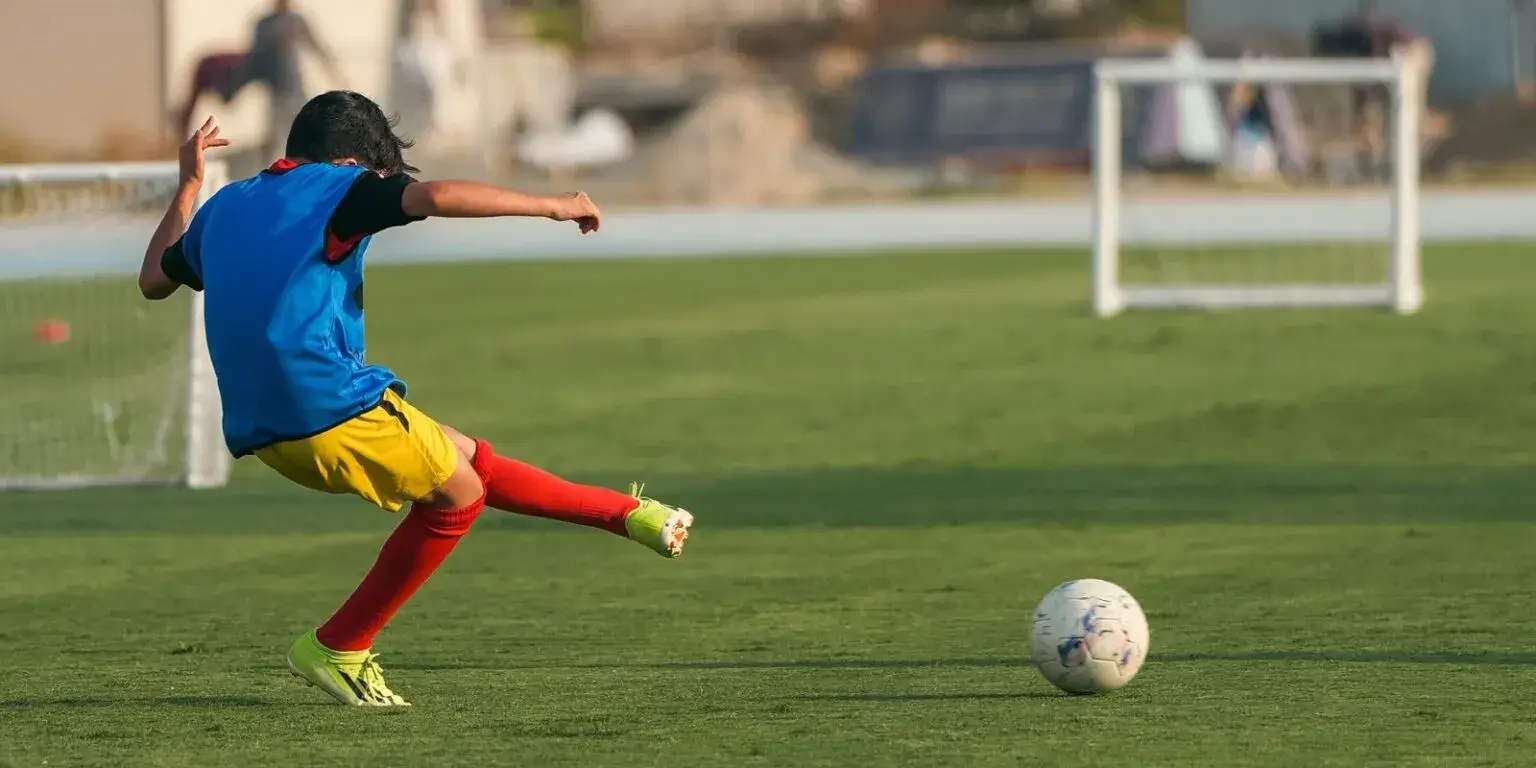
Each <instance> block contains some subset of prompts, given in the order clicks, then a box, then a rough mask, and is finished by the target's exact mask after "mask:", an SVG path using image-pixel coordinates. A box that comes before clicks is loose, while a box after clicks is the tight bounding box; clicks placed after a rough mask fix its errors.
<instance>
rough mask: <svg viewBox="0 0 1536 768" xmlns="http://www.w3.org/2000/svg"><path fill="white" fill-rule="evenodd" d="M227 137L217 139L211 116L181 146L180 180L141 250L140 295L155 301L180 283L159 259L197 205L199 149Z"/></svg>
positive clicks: (219, 144) (219, 143)
mask: <svg viewBox="0 0 1536 768" xmlns="http://www.w3.org/2000/svg"><path fill="white" fill-rule="evenodd" d="M227 146H229V139H222V138H219V125H218V123H217V122H215V121H214V119H213V118H212V117H210V118H208V120H207V122H204V123H203V127H201V128H198V129H197V132H196V133H193V134H192V136H191V137H190V138H188V139H187V141H186V143H185V144H182V145H181V153H180V163H181V180H180V183H179V184H178V185H177V187H176V194H175V195H174V196H173V197H172V198H171V203H170V205H168V206H166V209H165V216H164V217H163V218H161V219H160V226H159V227H157V228H156V229H155V234H154V235H153V236H151V237H150V238H149V247H148V248H146V249H145V250H144V262H143V263H142V264H141V265H139V292H140V293H142V294H144V298H146V299H149V300H151V301H158V300H160V299H164V298H167V297H169V296H170V295H171V294H173V293H175V292H176V289H177V288H179V287H180V286H181V283H180V282H179V281H177V280H176V279H174V278H172V277H170V276H169V275H167V274H166V273H165V268H164V266H163V265H162V264H161V259H162V258H163V257H164V256H165V253H166V251H167V250H169V249H170V247H171V246H172V245H174V244H175V243H176V242H177V241H178V240H180V239H181V236H182V234H183V233H184V232H186V231H187V224H188V223H190V222H191V220H192V207H193V206H194V205H196V204H197V193H198V192H199V191H201V190H202V188H203V167H204V165H203V152H204V151H205V150H208V149H210V148H213V147H227Z"/></svg>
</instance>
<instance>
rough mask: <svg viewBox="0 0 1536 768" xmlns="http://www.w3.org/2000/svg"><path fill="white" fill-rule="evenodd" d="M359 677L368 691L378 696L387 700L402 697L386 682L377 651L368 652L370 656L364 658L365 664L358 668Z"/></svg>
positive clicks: (359, 680)
mask: <svg viewBox="0 0 1536 768" xmlns="http://www.w3.org/2000/svg"><path fill="white" fill-rule="evenodd" d="M357 679H358V682H360V683H362V684H363V687H364V688H366V689H367V693H370V694H373V695H375V696H378V697H379V698H381V699H384V700H386V701H394V700H395V699H398V698H400V697H399V696H396V695H395V692H394V691H391V690H390V689H389V685H388V684H386V683H385V682H384V668H383V667H381V666H379V656H378V654H376V653H370V654H368V658H366V659H364V660H363V666H362V668H361V669H359V670H358V674H357Z"/></svg>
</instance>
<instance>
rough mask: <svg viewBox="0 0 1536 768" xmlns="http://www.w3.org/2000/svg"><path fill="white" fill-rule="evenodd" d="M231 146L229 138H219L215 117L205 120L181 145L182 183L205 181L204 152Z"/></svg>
mask: <svg viewBox="0 0 1536 768" xmlns="http://www.w3.org/2000/svg"><path fill="white" fill-rule="evenodd" d="M227 146H229V139H223V138H219V123H218V121H217V120H215V119H214V118H213V117H211V116H210V117H209V118H208V119H207V120H206V121H204V122H203V127H201V128H199V129H197V132H196V133H193V134H192V136H191V137H189V138H188V139H187V141H186V143H184V144H182V145H181V183H183V184H202V183H203V152H204V151H206V150H209V149H212V148H214V147H227Z"/></svg>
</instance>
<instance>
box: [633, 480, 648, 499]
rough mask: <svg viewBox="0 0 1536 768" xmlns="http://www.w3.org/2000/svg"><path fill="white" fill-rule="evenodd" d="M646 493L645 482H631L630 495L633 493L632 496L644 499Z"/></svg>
mask: <svg viewBox="0 0 1536 768" xmlns="http://www.w3.org/2000/svg"><path fill="white" fill-rule="evenodd" d="M644 493H645V483H630V484H629V495H631V496H633V497H635V498H637V499H644V498H645V496H644V495H643V494H644Z"/></svg>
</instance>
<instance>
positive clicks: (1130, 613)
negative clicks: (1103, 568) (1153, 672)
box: [1030, 579, 1151, 694]
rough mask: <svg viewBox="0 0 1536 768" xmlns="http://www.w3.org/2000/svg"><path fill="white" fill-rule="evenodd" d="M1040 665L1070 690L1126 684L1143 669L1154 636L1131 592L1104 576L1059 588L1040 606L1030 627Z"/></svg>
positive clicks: (1082, 691) (1109, 688)
mask: <svg viewBox="0 0 1536 768" xmlns="http://www.w3.org/2000/svg"><path fill="white" fill-rule="evenodd" d="M1030 641H1031V642H1030V646H1031V648H1032V651H1033V655H1034V660H1035V665H1036V666H1038V667H1039V668H1040V674H1042V675H1045V679H1047V680H1049V681H1051V684H1052V685H1054V686H1056V687H1057V688H1060V689H1062V690H1063V691H1066V692H1067V693H1076V694H1089V693H1103V692H1105V691H1113V690H1115V689H1116V688H1120V687H1123V686H1124V685H1125V684H1126V683H1129V682H1130V681H1131V678H1133V677H1135V676H1136V673H1137V672H1139V671H1141V663H1142V661H1143V660H1145V659H1146V658H1147V648H1148V644H1149V643H1150V641H1151V637H1150V635H1149V634H1148V631H1147V617H1146V616H1144V615H1143V614H1142V612H1141V605H1140V604H1138V603H1137V602H1136V598H1134V597H1131V593H1129V592H1126V591H1125V590H1123V589H1121V588H1120V587H1118V586H1115V585H1114V584H1111V583H1109V582H1107V581H1103V580H1101V579H1078V580H1076V581H1069V582H1066V583H1065V584H1061V585H1059V586H1057V587H1056V588H1055V589H1053V590H1051V591H1050V593H1048V594H1047V595H1046V596H1045V599H1043V600H1041V601H1040V606H1039V607H1038V608H1036V609H1035V623H1034V626H1033V627H1032V628H1031V631H1030Z"/></svg>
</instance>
